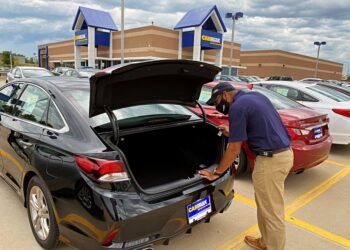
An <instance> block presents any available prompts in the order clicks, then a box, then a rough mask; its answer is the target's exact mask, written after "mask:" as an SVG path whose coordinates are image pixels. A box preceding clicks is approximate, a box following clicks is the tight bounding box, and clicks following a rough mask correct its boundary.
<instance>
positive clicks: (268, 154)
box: [255, 147, 290, 157]
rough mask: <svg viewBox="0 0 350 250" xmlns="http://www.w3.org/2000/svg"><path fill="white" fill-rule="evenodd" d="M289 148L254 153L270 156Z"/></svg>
mask: <svg viewBox="0 0 350 250" xmlns="http://www.w3.org/2000/svg"><path fill="white" fill-rule="evenodd" d="M287 150H290V147H287V148H280V149H276V150H267V151H258V152H256V153H255V154H256V155H259V156H265V157H272V156H273V155H275V154H278V153H282V152H284V151H287Z"/></svg>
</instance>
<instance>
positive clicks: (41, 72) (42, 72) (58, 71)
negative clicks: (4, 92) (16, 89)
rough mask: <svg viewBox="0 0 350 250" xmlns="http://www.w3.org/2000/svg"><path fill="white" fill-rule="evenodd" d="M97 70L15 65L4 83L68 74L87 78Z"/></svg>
mask: <svg viewBox="0 0 350 250" xmlns="http://www.w3.org/2000/svg"><path fill="white" fill-rule="evenodd" d="M97 71H98V70H97V69H91V68H82V69H72V68H68V67H57V68H55V69H54V70H53V71H52V72H51V71H49V70H47V69H45V68H41V67H28V66H17V67H14V68H13V69H12V70H10V71H9V72H8V73H7V77H6V83H7V82H10V81H13V80H15V79H24V78H37V77H46V76H70V77H77V78H89V77H91V76H93V75H94V74H95V73H96V72H97Z"/></svg>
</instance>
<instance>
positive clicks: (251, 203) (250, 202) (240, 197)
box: [235, 193, 256, 207]
mask: <svg viewBox="0 0 350 250" xmlns="http://www.w3.org/2000/svg"><path fill="white" fill-rule="evenodd" d="M235 200H239V201H241V202H243V203H245V204H248V205H249V206H252V207H256V203H255V201H253V200H251V199H249V198H247V197H245V196H243V195H241V194H237V193H235Z"/></svg>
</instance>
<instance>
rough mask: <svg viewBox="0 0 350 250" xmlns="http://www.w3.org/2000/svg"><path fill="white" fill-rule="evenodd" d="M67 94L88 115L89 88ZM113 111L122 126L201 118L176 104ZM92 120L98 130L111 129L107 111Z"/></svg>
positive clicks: (151, 105) (139, 106)
mask: <svg viewBox="0 0 350 250" xmlns="http://www.w3.org/2000/svg"><path fill="white" fill-rule="evenodd" d="M65 94H66V95H67V97H68V98H69V99H70V100H71V101H72V103H73V105H75V106H76V107H77V108H78V109H79V110H80V111H81V113H83V114H85V115H86V116H87V115H88V114H89V103H90V92H89V90H85V89H72V90H69V91H65ZM113 113H114V114H115V116H116V117H117V119H118V124H119V126H120V128H129V127H133V126H139V125H154V124H156V123H166V122H173V121H179V120H197V119H199V117H198V116H197V115H196V114H195V113H193V112H192V111H190V110H189V109H187V108H185V107H184V106H182V105H176V104H145V105H138V106H132V107H127V108H121V109H117V110H113ZM90 121H91V122H92V123H93V127H94V128H95V129H97V130H101V129H110V121H109V118H108V116H107V114H105V113H103V114H100V115H97V116H94V117H92V118H90Z"/></svg>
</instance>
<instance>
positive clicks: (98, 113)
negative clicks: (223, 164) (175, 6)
mask: <svg viewBox="0 0 350 250" xmlns="http://www.w3.org/2000/svg"><path fill="white" fill-rule="evenodd" d="M219 70H220V69H219V68H217V67H215V66H212V65H209V64H205V63H201V62H194V61H185V60H163V61H149V62H142V63H133V64H127V65H124V66H119V67H113V68H109V69H106V70H104V71H102V72H99V73H98V74H96V75H95V76H93V77H92V78H90V83H89V81H88V80H87V79H74V80H73V78H67V77H48V78H40V79H39V78H38V79H23V80H17V81H13V82H11V83H8V84H7V85H5V86H4V87H2V88H1V89H0V118H1V120H0V131H1V134H0V135H1V140H0V148H1V155H0V157H2V161H0V163H3V164H2V165H0V170H1V176H2V177H3V179H4V180H5V181H6V182H7V183H8V184H9V185H10V186H11V187H12V188H13V189H14V190H15V191H16V193H17V194H18V195H19V196H20V197H21V200H22V201H23V204H24V206H25V207H27V211H28V216H29V221H30V225H31V228H32V231H33V234H34V236H35V238H36V240H37V242H38V243H39V244H40V245H41V246H42V247H43V248H45V249H52V248H54V247H56V246H57V244H59V242H60V241H62V242H65V243H67V244H69V245H72V246H74V247H77V248H79V249H145V248H146V247H149V246H151V245H153V244H168V242H169V239H170V238H171V237H173V236H176V235H178V234H180V233H182V232H190V231H191V228H192V227H193V226H195V225H196V224H198V223H200V222H202V221H206V222H209V220H210V217H212V216H213V215H214V214H216V213H218V212H223V211H224V210H225V209H227V208H228V207H229V205H230V204H231V201H232V198H233V190H232V186H233V173H232V170H231V169H229V170H228V171H226V172H225V173H224V174H223V175H222V176H221V177H220V178H219V179H217V180H215V181H213V182H209V181H206V180H204V179H202V178H201V177H200V176H199V174H198V170H200V169H203V168H207V169H210V170H214V168H215V167H216V166H217V165H218V162H219V160H220V158H221V157H222V154H223V151H224V144H225V139H224V138H223V137H222V136H218V133H217V132H218V131H217V129H216V127H215V126H214V125H213V124H211V123H209V122H207V121H206V119H205V116H202V117H201V116H198V115H197V114H196V113H194V112H193V111H191V110H190V109H189V108H187V107H185V106H183V105H186V106H192V107H194V106H196V104H197V102H196V100H197V99H198V97H199V94H200V90H201V87H202V85H203V84H204V83H205V82H208V81H210V80H212V79H213V78H214V76H215V75H216V74H217V73H218V72H219Z"/></svg>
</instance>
